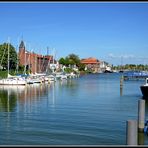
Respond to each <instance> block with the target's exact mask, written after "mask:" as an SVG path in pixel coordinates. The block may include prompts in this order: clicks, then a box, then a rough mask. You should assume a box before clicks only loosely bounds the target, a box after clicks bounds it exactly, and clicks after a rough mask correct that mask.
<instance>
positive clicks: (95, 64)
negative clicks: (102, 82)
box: [81, 57, 100, 73]
mask: <svg viewBox="0 0 148 148" xmlns="http://www.w3.org/2000/svg"><path fill="white" fill-rule="evenodd" d="M81 63H82V64H85V66H86V67H85V68H86V69H89V70H92V71H93V72H94V73H97V72H99V70H100V61H99V60H98V59H96V58H92V57H90V58H87V59H82V60H81Z"/></svg>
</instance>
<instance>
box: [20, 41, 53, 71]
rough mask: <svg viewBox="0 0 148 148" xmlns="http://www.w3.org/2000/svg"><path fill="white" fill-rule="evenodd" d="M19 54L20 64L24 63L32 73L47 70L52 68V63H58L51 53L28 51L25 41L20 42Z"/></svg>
mask: <svg viewBox="0 0 148 148" xmlns="http://www.w3.org/2000/svg"><path fill="white" fill-rule="evenodd" d="M18 56H19V64H20V65H24V66H25V67H26V69H28V70H30V71H31V73H42V72H46V70H47V69H48V68H50V63H56V61H55V60H53V56H51V55H40V54H36V53H34V52H29V51H27V50H26V49H25V45H24V42H23V41H21V43H20V46H19V53H18Z"/></svg>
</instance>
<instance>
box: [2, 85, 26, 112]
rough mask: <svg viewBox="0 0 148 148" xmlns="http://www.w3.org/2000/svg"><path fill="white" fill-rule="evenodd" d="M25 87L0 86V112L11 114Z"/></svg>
mask: <svg viewBox="0 0 148 148" xmlns="http://www.w3.org/2000/svg"><path fill="white" fill-rule="evenodd" d="M24 88H25V86H7V85H0V111H4V112H12V111H13V109H14V108H15V106H16V102H17V97H18V96H20V95H21V93H22V91H23V90H24Z"/></svg>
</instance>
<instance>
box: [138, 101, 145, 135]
mask: <svg viewBox="0 0 148 148" xmlns="http://www.w3.org/2000/svg"><path fill="white" fill-rule="evenodd" d="M144 124H145V100H142V99H141V100H139V101H138V131H139V132H143V130H144Z"/></svg>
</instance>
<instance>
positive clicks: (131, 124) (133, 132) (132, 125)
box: [126, 120, 138, 145]
mask: <svg viewBox="0 0 148 148" xmlns="http://www.w3.org/2000/svg"><path fill="white" fill-rule="evenodd" d="M137 131H138V130H137V121H136V120H128V121H127V122H126V143H127V145H137V141H138V136H137V134H138V132H137Z"/></svg>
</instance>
